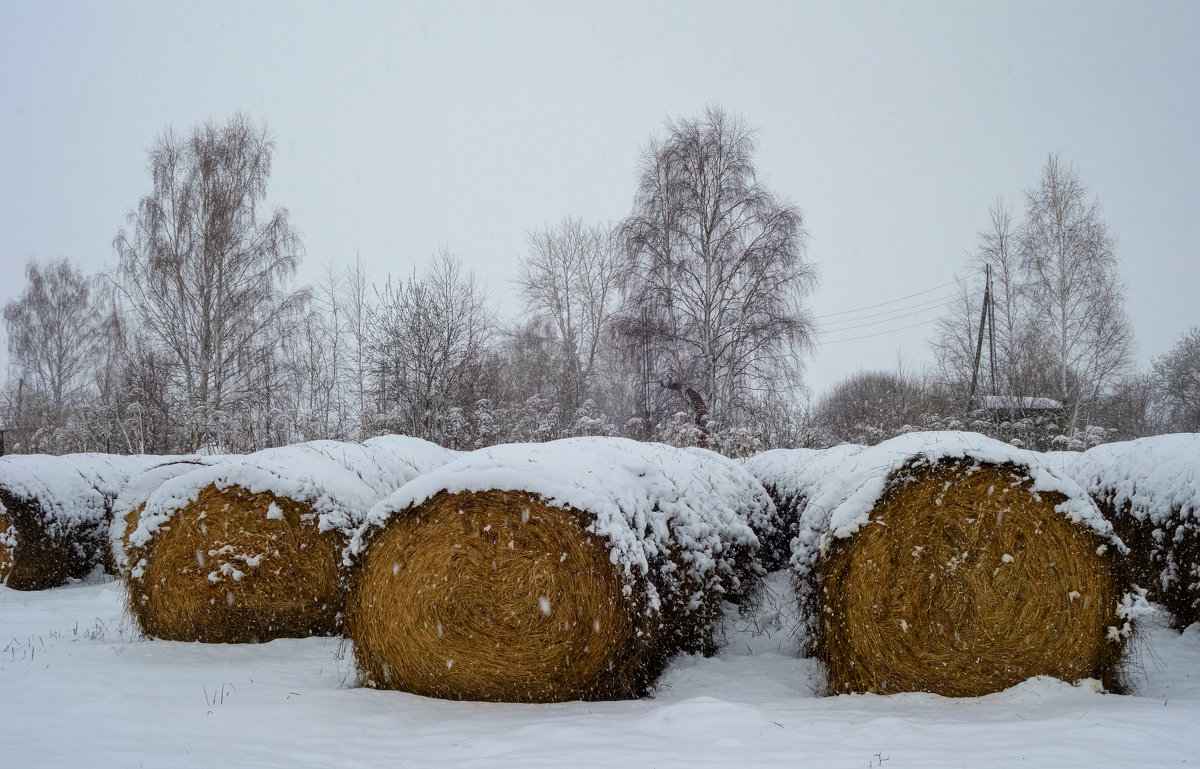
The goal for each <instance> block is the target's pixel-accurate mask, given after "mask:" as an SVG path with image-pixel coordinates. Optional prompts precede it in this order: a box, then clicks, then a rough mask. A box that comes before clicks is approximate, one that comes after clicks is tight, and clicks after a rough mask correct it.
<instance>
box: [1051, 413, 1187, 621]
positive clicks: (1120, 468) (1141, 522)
mask: <svg viewBox="0 0 1200 769" xmlns="http://www.w3.org/2000/svg"><path fill="white" fill-rule="evenodd" d="M1069 469H1070V471H1071V473H1072V475H1073V477H1074V478H1075V480H1076V481H1078V482H1079V484H1080V485H1081V486H1083V487H1084V489H1086V490H1087V492H1088V493H1089V494H1091V496H1092V498H1093V499H1094V500H1095V501H1096V504H1097V505H1098V506H1099V508H1100V510H1101V512H1103V513H1104V515H1105V517H1106V518H1108V520H1110V521H1111V522H1112V524H1113V528H1114V529H1115V530H1116V532H1117V534H1118V535H1119V536H1120V537H1121V539H1122V540H1123V541H1124V542H1125V544H1126V545H1128V546H1129V549H1130V551H1131V566H1132V571H1133V575H1134V579H1135V580H1136V581H1137V583H1138V585H1139V586H1141V587H1143V588H1146V589H1147V591H1148V597H1149V598H1150V599H1151V600H1153V601H1157V602H1158V603H1160V604H1161V605H1162V606H1163V608H1164V609H1166V610H1167V612H1168V613H1169V615H1170V618H1171V620H1170V621H1171V624H1172V626H1174V627H1175V628H1177V629H1179V630H1182V629H1184V628H1185V627H1187V626H1188V625H1190V624H1192V623H1193V622H1200V434H1196V433H1177V434H1174V435H1158V436H1154V437H1151V438H1139V439H1138V440H1134V441H1124V442H1121V443H1106V444H1103V445H1100V446H1096V447H1095V448H1091V449H1088V450H1087V451H1085V452H1083V453H1082V454H1076V455H1075V458H1074V460H1073V462H1072V463H1071V464H1070V465H1069Z"/></svg>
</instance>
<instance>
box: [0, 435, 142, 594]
mask: <svg viewBox="0 0 1200 769" xmlns="http://www.w3.org/2000/svg"><path fill="white" fill-rule="evenodd" d="M151 461H154V458H147V457H144V456H116V455H109V454H66V455H63V456H49V455H43V454H24V455H14V456H7V457H3V458H0V504H3V505H4V508H5V518H6V519H7V526H6V527H5V529H4V532H5V533H4V547H5V548H7V550H8V560H9V561H10V566H9V568H8V573H7V576H6V579H7V584H8V586H9V587H11V588H15V589H17V590H43V589H46V588H52V587H57V586H58V585H61V584H63V583H64V582H66V581H67V580H68V579H80V578H83V577H86V576H87V575H88V574H90V573H92V572H93V571H94V570H96V569H97V568H102V569H104V570H105V571H110V570H111V567H112V563H111V558H110V553H109V548H108V526H109V518H110V515H111V510H112V501H113V499H114V498H115V497H116V496H117V493H118V492H119V490H120V488H121V485H122V484H123V483H124V482H125V481H126V480H127V479H128V477H129V475H130V474H131V473H134V472H137V471H139V470H140V469H142V468H143V467H145V466H146V465H147V464H148V463H149V462H151Z"/></svg>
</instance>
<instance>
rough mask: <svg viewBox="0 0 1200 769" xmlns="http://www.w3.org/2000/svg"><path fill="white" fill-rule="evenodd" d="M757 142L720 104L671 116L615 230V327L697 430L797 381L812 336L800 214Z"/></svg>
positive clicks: (731, 418)
mask: <svg viewBox="0 0 1200 769" xmlns="http://www.w3.org/2000/svg"><path fill="white" fill-rule="evenodd" d="M755 152H756V145H755V134H754V131H753V130H751V129H750V128H749V127H748V126H747V125H746V124H745V122H744V121H742V120H741V119H739V118H734V117H732V116H730V115H728V114H727V113H725V112H724V111H723V110H721V109H719V108H716V107H710V108H708V109H706V110H705V111H704V112H703V113H702V114H701V115H700V116H699V117H696V118H686V119H681V120H677V121H668V123H667V125H666V136H665V137H664V138H662V139H657V138H655V139H652V140H651V141H650V143H649V144H648V145H647V147H646V149H645V151H644V152H643V154H642V159H641V166H640V170H639V176H638V187H637V192H636V194H635V198H634V206H633V211H632V213H631V214H630V216H629V217H628V218H627V219H626V220H625V221H624V222H623V224H622V228H621V232H622V235H623V240H624V245H625V249H626V253H627V262H626V265H625V269H624V279H625V280H624V293H625V303H624V307H623V311H622V315H623V317H622V323H621V328H623V329H624V330H625V331H626V336H627V337H628V338H630V339H631V340H633V341H634V342H635V343H645V344H646V345H648V349H647V350H646V351H644V352H646V353H647V354H646V355H645V356H644V357H645V358H646V359H652V360H653V362H654V366H655V369H656V373H657V380H658V384H659V386H661V387H663V388H667V389H669V390H673V391H675V392H677V393H678V394H679V395H680V396H681V398H682V402H684V403H686V404H687V405H688V407H689V408H690V410H691V412H692V413H693V414H694V415H695V421H696V423H697V425H698V426H700V427H701V428H702V430H706V429H707V428H708V423H709V421H710V420H711V421H714V422H716V423H717V424H720V425H728V424H733V423H734V422H735V421H736V419H737V418H738V414H739V412H740V411H741V410H744V409H745V407H746V406H747V405H748V404H749V403H750V402H751V401H752V400H753V399H754V398H755V397H756V396H758V395H761V394H762V393H763V392H765V391H769V390H772V389H774V388H778V387H782V386H786V385H785V383H786V382H788V380H789V379H795V376H796V373H797V372H798V370H799V359H798V353H799V351H800V350H802V349H803V347H804V346H805V345H806V344H807V343H808V342H809V341H810V339H811V335H812V326H811V322H810V321H809V319H808V317H807V316H806V314H805V313H804V311H803V307H802V300H803V298H804V296H805V295H806V294H807V292H808V291H809V290H810V289H811V288H812V286H813V285H814V283H815V273H814V271H813V269H812V266H811V265H810V264H809V263H808V262H807V261H806V259H805V243H806V239H807V235H806V233H805V230H804V226H803V224H804V222H803V217H802V215H801V213H800V209H799V208H797V207H796V206H795V205H793V204H791V203H790V202H787V201H786V200H784V199H782V198H780V197H779V196H777V195H776V194H775V193H773V192H771V191H770V190H768V189H767V188H766V187H765V186H764V185H763V184H762V183H761V182H759V180H758V177H757V174H756V172H755V168H754V160H755Z"/></svg>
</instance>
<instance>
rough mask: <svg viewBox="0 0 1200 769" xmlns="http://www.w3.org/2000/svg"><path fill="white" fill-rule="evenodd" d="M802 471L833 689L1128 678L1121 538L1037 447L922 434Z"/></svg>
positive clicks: (947, 691) (808, 604)
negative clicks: (817, 474)
mask: <svg viewBox="0 0 1200 769" xmlns="http://www.w3.org/2000/svg"><path fill="white" fill-rule="evenodd" d="M798 475H801V476H802V475H803V470H801V471H800V472H799V473H798ZM794 485H795V486H796V487H797V488H804V487H805V486H806V485H807V486H808V488H807V489H806V490H805V493H804V496H805V497H806V498H807V504H806V506H805V508H804V510H803V512H802V513H801V518H800V531H799V535H798V536H797V538H796V540H795V541H794V543H793V546H794V547H793V550H794V553H793V557H792V564H793V567H794V568H795V570H796V574H797V578H798V579H797V582H798V589H799V592H800V597H801V603H802V606H803V607H804V610H805V614H806V618H807V621H808V630H809V636H808V641H809V642H810V644H811V651H812V652H814V653H815V654H816V656H818V657H819V658H820V659H821V660H823V661H824V662H825V664H826V666H827V669H828V677H829V684H828V688H829V691H830V692H831V693H842V692H875V693H883V694H887V693H894V692H902V691H927V692H934V693H937V694H942V695H946V696H977V695H982V694H987V693H991V692H996V691H1000V690H1002V689H1005V688H1007V687H1010V686H1013V685H1015V684H1017V683H1020V682H1021V681H1024V680H1026V679H1027V678H1030V677H1032V676H1037V675H1045V676H1052V677H1055V678H1060V679H1063V680H1067V681H1075V680H1079V679H1084V678H1094V679H1098V680H1100V681H1102V682H1103V684H1104V685H1105V686H1106V687H1107V688H1109V689H1110V690H1114V691H1119V690H1120V689H1121V682H1120V680H1119V663H1120V661H1121V659H1122V657H1123V653H1124V645H1125V642H1126V640H1127V638H1128V637H1129V635H1130V633H1131V630H1132V627H1131V622H1132V620H1133V617H1134V615H1135V614H1136V613H1137V611H1138V610H1139V609H1140V608H1141V607H1144V605H1145V604H1144V601H1141V600H1140V595H1139V594H1137V593H1136V592H1133V591H1132V590H1131V586H1130V583H1129V579H1128V575H1127V571H1126V565H1125V559H1124V557H1123V556H1122V554H1121V550H1123V548H1124V546H1123V545H1122V544H1121V542H1120V540H1119V539H1118V538H1117V537H1115V535H1114V534H1113V532H1112V527H1111V526H1110V525H1109V524H1108V522H1107V521H1105V520H1104V519H1103V518H1102V517H1101V515H1100V514H1099V511H1098V510H1097V509H1096V506H1095V505H1094V503H1092V501H1091V499H1090V498H1089V497H1088V496H1087V494H1086V493H1084V491H1083V490H1082V489H1081V488H1079V486H1078V485H1077V484H1075V483H1074V482H1073V481H1071V480H1069V479H1067V478H1064V477H1062V476H1060V475H1058V474H1056V473H1054V472H1052V471H1051V470H1049V469H1048V468H1046V467H1045V466H1044V465H1042V464H1040V463H1039V461H1038V458H1037V456H1036V455H1035V454H1033V453H1032V452H1025V451H1021V450H1018V449H1014V448H1013V447H1011V446H1008V445H1007V444H1003V443H999V442H997V441H994V440H991V439H989V438H985V437H984V436H981V435H977V434H972V433H915V434H910V435H905V436H901V437H899V438H895V439H892V440H890V441H886V442H884V443H881V444H879V445H878V446H875V447H871V448H866V449H863V450H862V451H861V452H858V453H855V454H854V455H852V456H850V457H849V458H847V459H845V460H844V462H843V463H842V469H841V471H840V472H838V473H834V474H827V475H825V476H824V477H823V478H820V479H818V480H817V481H816V482H815V483H813V484H811V485H809V484H805V482H804V479H803V478H802V477H801V478H800V479H798V480H796V481H795V482H794Z"/></svg>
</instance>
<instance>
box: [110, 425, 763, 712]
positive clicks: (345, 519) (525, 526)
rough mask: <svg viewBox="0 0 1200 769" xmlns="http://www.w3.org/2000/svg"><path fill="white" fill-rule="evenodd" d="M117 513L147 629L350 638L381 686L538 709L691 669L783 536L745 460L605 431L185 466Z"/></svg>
mask: <svg viewBox="0 0 1200 769" xmlns="http://www.w3.org/2000/svg"><path fill="white" fill-rule="evenodd" d="M398 441H403V443H402V444H401V448H405V449H407V461H406V462H403V463H401V462H398V461H397V457H396V451H397V442H398ZM116 511H117V513H116V516H115V520H114V525H113V529H112V540H113V542H112V544H113V549H114V552H115V562H116V563H117V566H118V569H119V571H120V573H121V575H122V578H123V580H124V582H125V584H126V586H127V596H128V608H129V611H130V614H131V615H132V616H133V618H134V619H135V620H136V621H137V623H138V625H139V627H140V628H141V629H142V630H143V631H144V632H145V633H147V634H148V635H152V636H155V637H158V638H165V639H170V640H191V641H210V642H242V641H254V640H260V641H261V640H269V639H271V638H277V637H281V636H302V635H316V634H330V633H337V632H345V633H346V634H347V635H348V636H349V637H350V638H351V639H353V641H354V650H355V660H356V663H357V665H358V667H359V669H360V671H361V674H362V680H363V682H364V683H365V684H366V685H368V686H375V687H380V688H399V689H404V690H406V691H411V692H416V693H420V694H427V695H432V696H440V697H447V698H454V699H472V700H517V701H526V702H544V701H558V700H570V699H579V698H588V699H614V698H626V697H636V696H640V695H642V694H644V693H646V692H647V691H648V690H649V689H650V687H651V686H652V685H653V683H654V682H655V680H656V679H657V677H658V675H659V673H660V672H661V670H662V669H663V667H664V666H665V665H666V663H667V661H668V660H669V659H670V658H671V657H672V656H674V655H675V654H677V653H679V652H699V653H712V652H714V651H715V650H716V649H717V648H718V647H719V645H720V642H721V637H720V636H721V631H722V628H723V608H724V602H725V601H726V600H731V601H735V602H738V601H741V602H745V601H748V600H749V599H750V598H751V597H752V596H753V595H754V594H755V592H756V590H757V588H758V585H759V584H760V580H761V578H762V576H763V574H764V571H763V569H762V567H761V565H760V564H759V562H758V559H757V550H758V542H759V539H758V535H757V534H756V529H757V530H758V531H766V530H767V529H769V528H772V527H774V526H775V521H774V520H773V518H772V516H773V515H774V512H775V508H774V505H773V503H772V502H771V499H770V497H769V496H768V495H767V494H766V492H765V490H763V488H762V486H761V485H760V484H759V483H758V482H757V481H756V480H755V479H754V478H753V477H752V476H750V475H749V473H747V472H746V471H745V470H744V469H742V468H741V467H740V466H739V465H738V464H737V463H736V462H733V461H732V460H728V459H725V458H723V457H720V456H719V455H717V454H714V453H712V452H708V451H704V450H701V449H676V448H672V447H669V446H663V445H658V444H646V443H638V442H634V441H628V440H623V439H600V438H579V439H570V440H564V441H555V442H552V443H547V444H533V445H529V444H521V445H511V446H498V447H493V448H489V449H484V450H481V451H477V452H473V453H470V454H464V455H456V454H455V453H454V452H447V451H445V450H443V449H440V448H437V447H435V446H433V445H432V444H424V443H423V442H419V443H418V442H415V441H413V440H412V439H400V438H393V439H389V441H387V442H383V443H381V442H379V440H378V439H375V440H373V441H368V442H367V443H366V444H365V445H362V446H357V445H348V444H333V443H329V442H317V443H310V444H303V445H299V446H293V447H287V448H284V449H275V450H271V451H268V452H260V453H258V454H255V455H248V456H245V457H236V458H223V459H222V460H221V461H217V462H208V463H207V464H204V465H203V466H196V465H194V464H189V463H181V462H176V463H172V464H169V465H163V466H160V467H157V468H154V469H153V470H152V471H150V472H148V473H146V474H145V475H144V476H143V477H142V478H139V479H136V480H135V481H134V482H132V483H130V484H129V485H128V487H127V489H126V492H125V493H124V494H122V496H121V498H120V499H119V500H118V502H117V506H116Z"/></svg>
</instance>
